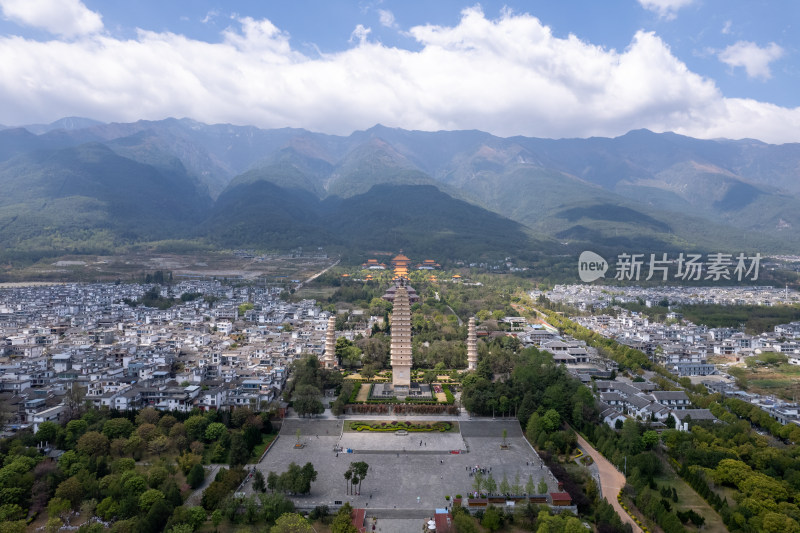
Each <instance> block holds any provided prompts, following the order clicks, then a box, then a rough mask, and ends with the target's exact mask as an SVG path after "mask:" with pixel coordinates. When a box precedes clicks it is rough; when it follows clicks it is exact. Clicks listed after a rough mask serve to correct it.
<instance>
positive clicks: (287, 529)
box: [269, 513, 314, 533]
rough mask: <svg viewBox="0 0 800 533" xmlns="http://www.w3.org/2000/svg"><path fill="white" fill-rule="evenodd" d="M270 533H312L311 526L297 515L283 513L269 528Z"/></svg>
mask: <svg viewBox="0 0 800 533" xmlns="http://www.w3.org/2000/svg"><path fill="white" fill-rule="evenodd" d="M269 531H270V533H313V532H314V528H312V527H311V524H310V523H309V522H308V520H306V519H305V518H303V517H302V515H299V514H297V513H284V514H282V515H281V516H280V517H278V519H277V520H276V521H275V525H274V526H272V528H270V530H269Z"/></svg>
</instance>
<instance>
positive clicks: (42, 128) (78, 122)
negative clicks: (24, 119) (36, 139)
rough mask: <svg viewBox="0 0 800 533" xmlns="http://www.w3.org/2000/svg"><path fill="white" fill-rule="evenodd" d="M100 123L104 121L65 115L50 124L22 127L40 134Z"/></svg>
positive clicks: (87, 126) (82, 127)
mask: <svg viewBox="0 0 800 533" xmlns="http://www.w3.org/2000/svg"><path fill="white" fill-rule="evenodd" d="M100 124H102V122H98V121H97V120H92V119H90V118H82V117H64V118H61V119H58V120H56V121H55V122H51V123H50V124H29V125H27V126H22V127H23V128H25V129H26V130H28V131H29V132H31V133H35V134H37V135H39V134H41V133H47V132H49V131H53V130H82V129H86V128H90V127H92V126H97V125H100Z"/></svg>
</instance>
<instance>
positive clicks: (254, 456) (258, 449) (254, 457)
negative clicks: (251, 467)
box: [248, 433, 278, 463]
mask: <svg viewBox="0 0 800 533" xmlns="http://www.w3.org/2000/svg"><path fill="white" fill-rule="evenodd" d="M277 436H278V434H277V433H270V434H269V435H263V436H262V437H261V443H259V444H256V446H255V448H253V453H251V454H250V460H249V461H248V462H250V463H257V462H258V460H259V459H261V454H262V453H264V450H266V449H267V446H269V444H270V443H271V442H272V441H274V440H275V437H277Z"/></svg>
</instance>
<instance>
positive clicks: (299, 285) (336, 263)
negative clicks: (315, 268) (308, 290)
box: [295, 259, 341, 290]
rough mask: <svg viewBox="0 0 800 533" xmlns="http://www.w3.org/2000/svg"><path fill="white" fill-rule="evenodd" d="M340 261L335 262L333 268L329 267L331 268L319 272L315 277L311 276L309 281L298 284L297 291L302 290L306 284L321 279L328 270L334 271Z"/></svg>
mask: <svg viewBox="0 0 800 533" xmlns="http://www.w3.org/2000/svg"><path fill="white" fill-rule="evenodd" d="M340 261H341V259H337V260H336V262H335V263H334V264H332V265H331V266H329V267H327V268H324V269H322V270H320V271H319V272H317V273H316V274H314V275H313V276H311V277H310V278H308V279H307V280H305V281H301V282H300V283H298V284H297V287H295V290H300V289H302V288H303V285H305V284H306V283H308V282H310V281H314V280H315V279H317V278H318V277H320V276H321V275H323V274H324V273H325V272H327V271H328V270H330V269H332V268H333V267H335V266H336V265H338V264H339V262H340Z"/></svg>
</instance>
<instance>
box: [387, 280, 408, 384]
mask: <svg viewBox="0 0 800 533" xmlns="http://www.w3.org/2000/svg"><path fill="white" fill-rule="evenodd" d="M391 326H392V338H391V363H392V385H393V386H394V387H410V386H411V363H412V360H411V303H410V302H409V298H408V289H407V288H406V284H405V282H404V281H403V280H402V279H401V280H400V283H399V285H398V287H397V291H396V292H395V296H394V307H393V309H392V318H391Z"/></svg>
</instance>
